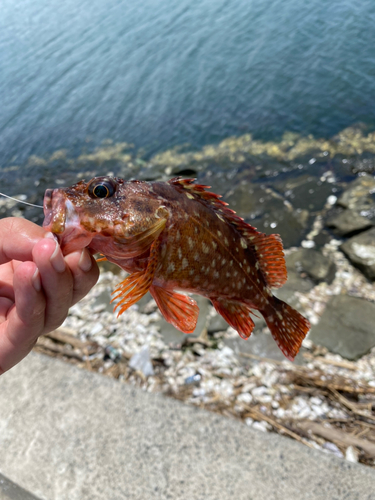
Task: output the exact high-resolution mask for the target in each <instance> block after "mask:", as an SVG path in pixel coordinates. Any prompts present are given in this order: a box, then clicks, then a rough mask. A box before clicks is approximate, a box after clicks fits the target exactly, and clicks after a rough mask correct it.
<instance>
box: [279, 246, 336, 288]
mask: <svg viewBox="0 0 375 500" xmlns="http://www.w3.org/2000/svg"><path fill="white" fill-rule="evenodd" d="M286 264H287V268H288V273H289V275H290V274H291V273H293V272H297V273H298V274H299V276H300V277H303V276H304V275H307V276H308V277H309V278H311V279H312V280H313V281H315V282H318V283H319V282H321V281H325V282H326V283H332V281H333V279H334V277H335V271H336V266H335V264H334V263H333V262H332V261H331V259H329V258H328V257H326V256H325V255H323V254H322V253H320V252H317V251H316V250H313V249H310V248H300V249H299V250H297V251H296V252H293V253H292V254H290V255H288V257H287V258H286ZM289 279H290V277H289ZM302 288H303V290H301V291H305V290H306V288H308V287H307V285H306V284H304V285H303V287H302Z"/></svg>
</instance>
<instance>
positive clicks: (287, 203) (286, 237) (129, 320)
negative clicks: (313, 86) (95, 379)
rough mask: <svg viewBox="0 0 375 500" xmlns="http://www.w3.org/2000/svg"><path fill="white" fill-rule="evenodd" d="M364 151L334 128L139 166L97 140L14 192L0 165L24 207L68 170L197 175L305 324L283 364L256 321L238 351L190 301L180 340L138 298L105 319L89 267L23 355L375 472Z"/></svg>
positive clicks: (370, 241)
mask: <svg viewBox="0 0 375 500" xmlns="http://www.w3.org/2000/svg"><path fill="white" fill-rule="evenodd" d="M374 153H375V134H374V133H369V134H367V135H366V134H364V133H363V131H361V130H356V129H347V130H346V131H343V132H342V133H341V134H339V135H338V136H337V137H335V138H332V139H331V140H330V141H326V140H323V139H322V140H320V139H314V138H312V137H308V138H301V137H298V136H297V135H296V134H294V135H293V134H289V135H288V134H286V135H285V137H284V138H283V139H282V141H281V142H279V143H271V142H269V143H262V142H260V141H255V140H253V139H252V138H251V137H250V136H243V137H240V138H229V139H227V140H225V141H223V142H222V143H220V144H219V145H217V146H207V147H206V148H203V149H202V150H201V151H198V152H189V151H187V152H184V151H183V149H182V148H176V149H175V150H170V151H168V152H165V153H162V154H158V155H156V156H154V157H152V158H151V159H145V158H144V157H142V154H141V153H135V152H134V151H132V149H131V147H130V146H129V145H126V144H119V145H116V144H113V143H110V142H108V143H107V144H105V145H104V146H103V147H102V148H99V149H98V150H96V151H94V152H91V153H87V154H83V155H81V156H80V157H79V158H78V159H76V160H71V159H69V158H68V157H67V155H66V152H56V153H55V154H54V155H52V156H51V157H50V158H48V159H47V160H45V159H37V158H34V159H32V161H31V160H30V161H31V163H30V165H29V166H28V169H26V171H25V172H28V173H27V175H26V174H25V176H24V177H22V176H17V179H18V180H17V182H16V183H15V184H14V186H13V185H12V184H11V182H12V176H13V175H16V173H17V170H18V167H9V169H8V170H9V171H6V172H3V176H5V180H6V179H7V177H6V176H7V175H9V184H8V186H9V189H11V186H12V191H11V192H7V191H6V192H7V194H11V195H14V194H17V193H22V194H21V195H19V199H27V200H28V201H31V202H34V203H40V201H41V196H42V193H43V192H44V189H45V188H47V187H48V188H50V187H53V186H55V185H57V186H58V185H69V184H72V183H73V182H75V181H76V180H77V172H79V174H78V178H79V179H81V178H86V179H89V178H90V177H92V176H94V175H105V174H107V175H118V176H120V177H125V178H139V179H143V180H155V179H161V180H166V179H168V178H170V177H173V176H176V175H180V176H184V177H197V182H199V183H202V184H208V185H212V190H213V191H214V192H217V193H221V194H222V195H223V199H224V200H225V201H227V202H229V203H230V208H233V209H234V210H236V211H237V213H238V214H239V215H240V216H242V217H244V218H245V220H246V221H247V222H249V223H250V224H252V225H253V226H255V227H257V228H258V230H260V231H263V232H266V233H268V234H269V233H271V232H275V233H280V234H281V235H282V239H283V243H284V248H285V254H286V262H287V267H288V282H287V283H286V285H285V286H284V287H282V288H281V289H279V290H277V292H276V293H277V295H278V296H279V297H280V298H281V299H283V300H286V301H287V302H289V303H290V304H291V305H293V306H294V307H296V308H297V309H298V310H300V311H301V313H303V314H304V315H306V316H307V317H308V319H309V320H310V322H311V324H312V329H311V332H310V334H309V336H308V337H307V339H306V340H305V341H304V343H303V347H302V349H301V352H300V354H299V355H298V356H297V357H296V360H295V362H294V363H290V362H289V361H287V360H285V358H284V356H283V355H282V353H281V352H280V350H279V349H278V347H277V346H276V344H275V342H274V340H273V339H272V337H271V335H270V334H269V332H268V329H267V328H266V326H265V323H264V321H263V319H262V318H254V320H255V323H256V327H255V331H254V333H253V334H252V336H251V338H250V339H249V340H248V341H243V340H242V339H241V338H240V337H239V336H238V334H237V333H236V332H235V331H234V330H233V329H231V328H228V325H227V324H226V323H225V321H224V320H223V319H222V318H221V317H220V316H218V315H217V314H216V312H215V311H214V309H213V307H212V306H211V304H210V303H209V301H208V300H206V299H204V298H202V297H195V298H196V299H197V302H198V305H199V307H200V316H199V321H198V325H197V328H196V330H195V332H194V333H193V334H192V335H189V336H188V335H184V334H182V333H181V332H179V331H177V330H176V329H175V328H173V327H172V326H171V325H169V324H168V323H166V322H165V321H164V319H163V318H162V317H161V315H160V313H159V312H158V310H157V307H156V304H155V303H154V301H153V300H152V299H151V297H150V296H149V295H147V296H145V297H144V298H143V299H142V300H141V301H140V302H139V303H137V304H136V305H134V306H132V307H131V308H130V309H129V310H128V311H126V313H124V314H123V315H122V316H120V318H118V319H117V318H116V315H115V314H113V312H112V305H111V304H110V300H111V292H112V291H113V290H114V288H115V286H116V284H117V283H118V282H119V281H121V279H123V278H124V277H125V274H124V273H123V272H122V271H120V270H119V269H118V268H117V267H115V266H113V265H111V264H109V263H101V264H100V265H101V267H102V272H101V275H100V280H99V283H98V284H97V286H96V287H94V289H93V290H92V291H91V292H90V294H89V295H88V296H87V297H85V298H84V299H83V300H82V301H81V302H80V303H79V304H77V305H75V306H74V307H73V308H72V309H71V311H70V314H69V316H68V318H67V320H66V321H65V323H64V325H63V326H62V327H61V328H60V329H58V330H57V331H55V332H52V333H51V334H49V335H47V336H44V337H42V338H41V339H40V340H39V342H38V344H37V345H36V347H35V349H36V350H37V351H39V352H42V353H45V354H48V355H50V356H56V357H59V358H63V359H65V360H67V361H69V362H71V363H74V364H76V365H78V366H80V367H82V368H85V369H88V370H94V371H98V372H100V373H103V374H104V375H108V376H111V377H114V378H116V379H119V380H120V381H125V382H129V383H132V384H135V385H138V386H140V387H142V388H143V389H144V390H146V391H158V392H162V393H164V394H166V395H168V396H171V397H174V398H177V399H180V400H182V401H185V402H187V403H189V404H193V405H197V406H200V407H204V408H206V409H209V410H211V411H216V412H219V413H222V414H224V415H227V416H231V417H235V418H238V419H241V420H243V421H244V423H245V424H246V425H249V426H254V427H256V428H258V429H261V430H264V431H273V432H279V433H281V434H285V435H288V436H289V437H291V438H293V439H297V440H299V441H301V442H303V443H304V444H306V445H307V446H311V447H316V448H320V449H322V450H323V451H327V452H331V453H335V454H336V455H338V456H341V457H346V458H347V459H348V460H350V461H360V462H362V463H365V464H367V465H370V466H375V412H374V409H375V329H374V326H373V324H374V321H373V319H374V318H375V286H374V278H375V227H374V226H375V179H374V175H373V174H374V172H375V157H374ZM56 171H58V172H59V174H58V175H59V176H60V177H59V178H55V177H56V174H54V172H56ZM37 173H38V175H37ZM21 177H22V178H21ZM7 182H8V181H7ZM31 185H34V186H35V189H34V191H35V192H34V191H32V194H30V192H29V191H28V190H29V187H30V186H31ZM6 186H7V184H6V183H5V188H6ZM5 188H3V189H4V190H5ZM25 193H26V194H25ZM9 215H17V216H25V217H26V218H29V219H30V220H33V221H35V222H37V223H40V222H41V221H42V214H41V211H40V210H39V211H38V209H35V208H31V207H25V206H22V205H17V204H16V203H15V202H12V201H10V200H5V199H0V216H2V217H3V216H9Z"/></svg>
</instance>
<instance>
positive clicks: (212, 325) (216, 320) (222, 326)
mask: <svg viewBox="0 0 375 500" xmlns="http://www.w3.org/2000/svg"><path fill="white" fill-rule="evenodd" d="M227 328H228V323H227V322H226V321H225V319H224V318H223V317H222V316H220V314H217V313H216V314H215V316H212V317H211V318H210V320H209V322H208V326H207V331H208V333H215V332H223V331H224V330H226V329H227Z"/></svg>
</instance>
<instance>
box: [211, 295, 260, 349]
mask: <svg viewBox="0 0 375 500" xmlns="http://www.w3.org/2000/svg"><path fill="white" fill-rule="evenodd" d="M211 302H212V304H213V306H214V308H215V309H216V311H217V312H218V313H219V314H221V315H222V317H223V318H224V319H225V321H226V322H227V323H229V324H230V326H231V327H232V328H234V329H235V330H236V331H237V332H238V334H239V336H240V337H242V338H243V339H244V340H247V339H248V338H249V337H250V335H251V332H252V331H253V329H254V326H255V325H254V321H253V320H252V319H251V317H250V315H249V313H250V308H249V307H248V306H246V305H245V304H241V302H235V301H229V300H225V301H224V300H220V299H218V300H212V299H211Z"/></svg>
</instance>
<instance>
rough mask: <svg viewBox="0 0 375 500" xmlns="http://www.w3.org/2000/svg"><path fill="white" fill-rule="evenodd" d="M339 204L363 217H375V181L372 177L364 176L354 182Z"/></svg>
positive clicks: (339, 200)
mask: <svg viewBox="0 0 375 500" xmlns="http://www.w3.org/2000/svg"><path fill="white" fill-rule="evenodd" d="M337 203H338V204H339V205H341V206H342V207H345V208H350V209H352V210H356V211H358V212H363V213H361V215H365V214H366V215H368V216H370V218H373V217H375V179H374V177H372V176H371V175H362V176H361V177H358V178H357V179H356V180H355V181H353V182H352V183H351V184H350V185H349V187H348V189H346V190H345V191H344V192H343V193H342V195H341V196H340V198H339V199H338V201H337Z"/></svg>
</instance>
